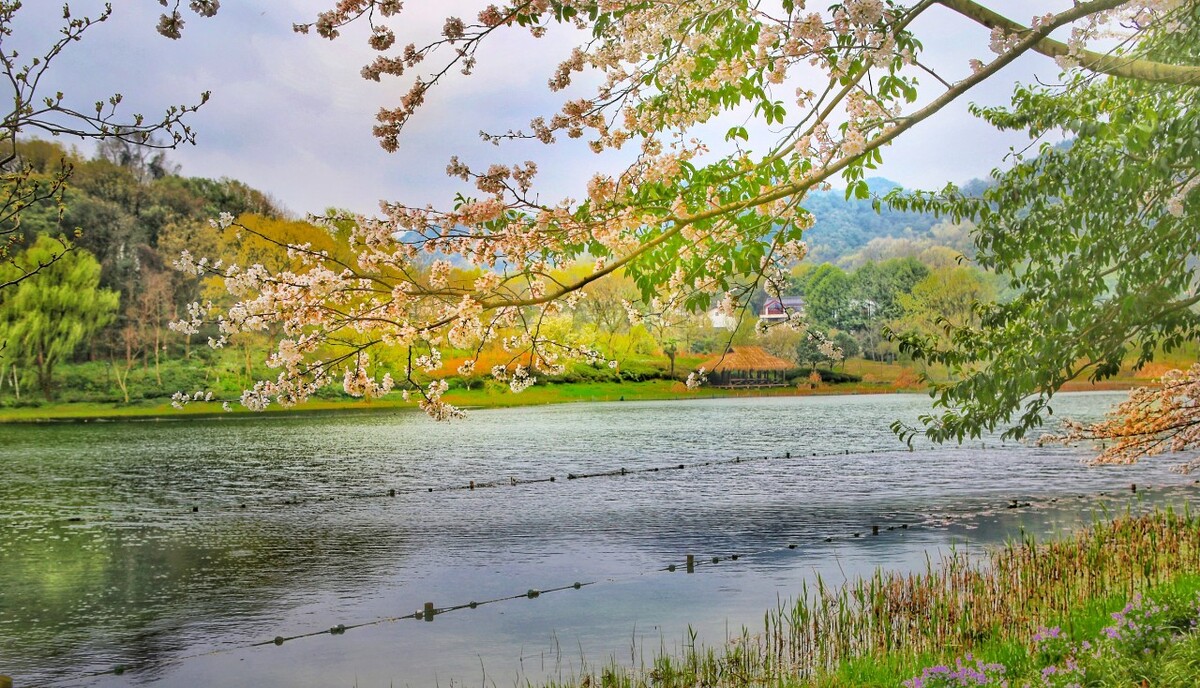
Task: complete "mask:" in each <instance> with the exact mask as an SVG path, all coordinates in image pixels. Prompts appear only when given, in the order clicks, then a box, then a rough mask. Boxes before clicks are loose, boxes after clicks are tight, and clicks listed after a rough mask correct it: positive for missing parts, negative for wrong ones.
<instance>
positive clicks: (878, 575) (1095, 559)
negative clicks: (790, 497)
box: [548, 509, 1200, 688]
mask: <svg viewBox="0 0 1200 688" xmlns="http://www.w3.org/2000/svg"><path fill="white" fill-rule="evenodd" d="M1197 573H1200V519H1198V518H1196V517H1193V516H1192V515H1191V514H1190V513H1189V512H1187V511H1184V512H1183V513H1177V512H1175V511H1173V510H1169V509H1168V510H1166V511H1159V512H1155V513H1151V514H1147V515H1142V516H1130V515H1126V516H1119V517H1117V518H1114V519H1112V520H1108V521H1098V522H1096V523H1094V524H1093V525H1092V526H1091V527H1089V528H1086V529H1084V530H1081V531H1079V532H1077V533H1075V534H1073V535H1071V536H1070V537H1067V538H1064V539H1061V540H1055V541H1050V542H1044V543H1038V542H1035V541H1034V540H1033V538H1031V537H1024V538H1022V539H1021V540H1020V541H1015V542H1009V543H1007V544H1006V545H1003V546H1000V547H997V548H994V549H992V550H990V551H989V552H988V553H987V554H986V555H984V556H972V555H969V554H968V553H966V552H963V551H961V550H951V551H950V552H949V553H947V554H945V555H943V556H942V557H941V558H940V560H938V561H933V560H930V559H928V558H927V560H926V566H925V570H924V571H920V572H916V573H910V574H897V573H885V572H882V571H876V572H875V573H874V575H872V576H870V577H867V578H860V579H858V580H855V581H854V582H852V583H850V584H847V585H843V586H836V587H832V586H829V585H828V584H826V582H825V581H824V580H822V579H821V578H820V577H818V578H817V580H816V582H815V585H814V586H811V587H810V586H808V585H805V586H803V588H802V589H801V590H800V592H799V594H798V596H797V598H796V600H795V601H794V602H791V603H788V604H785V605H780V607H779V608H778V609H775V610H773V611H770V612H768V613H767V614H766V615H765V617H764V623H763V629H762V631H761V632H759V633H756V634H751V633H749V632H748V631H743V632H742V634H741V635H740V636H739V637H737V638H734V639H733V640H731V641H730V642H729V643H728V644H727V645H726V646H725V647H723V648H720V649H719V650H717V649H712V648H700V647H695V646H694V645H692V646H690V647H688V648H686V649H685V651H684V653H683V654H682V655H681V656H670V655H666V654H661V655H658V656H656V657H655V659H654V662H653V664H652V665H651V666H645V665H643V666H640V667H633V668H630V667H623V666H619V665H617V664H616V663H612V664H609V665H608V666H606V667H604V668H602V669H601V670H599V671H598V672H597V671H589V672H585V673H584V674H582V675H581V676H579V677H577V678H574V679H572V680H570V681H569V682H566V683H555V684H548V685H554V686H574V687H580V688H582V687H588V688H590V687H592V686H602V687H604V688H608V687H612V688H618V687H628V688H634V687H642V686H655V687H659V688H673V687H676V686H678V687H680V688H682V687H683V686H688V687H692V686H697V685H702V686H750V685H753V686H785V685H805V684H807V683H810V682H812V681H814V680H816V679H818V678H819V677H820V676H822V675H824V674H826V673H827V672H830V671H832V670H833V669H835V668H836V667H837V666H838V665H839V664H840V663H842V662H845V661H848V660H852V659H858V658H867V657H878V658H882V657H883V656H884V655H886V654H887V653H891V652H901V653H905V654H912V655H917V654H923V653H946V652H948V653H958V654H961V653H964V652H966V651H969V650H970V649H971V648H972V647H973V646H974V645H975V644H977V643H979V642H980V641H982V640H984V639H995V640H1006V639H1020V638H1027V637H1030V636H1031V635H1032V634H1033V633H1034V632H1035V631H1036V630H1037V628H1038V626H1039V624H1040V623H1043V622H1045V621H1046V620H1047V619H1048V618H1056V617H1059V616H1062V615H1063V614H1064V613H1065V612H1067V611H1069V610H1071V609H1073V608H1078V607H1081V606H1083V605H1086V604H1087V603H1088V602H1089V601H1092V600H1096V599H1103V598H1107V597H1109V596H1111V595H1112V594H1113V593H1114V592H1121V591H1124V592H1126V593H1128V594H1133V593H1135V592H1138V591H1141V590H1145V589H1147V588H1150V587H1153V586H1155V585H1158V584H1161V583H1165V582H1167V581H1169V580H1170V579H1172V578H1173V577H1175V576H1177V575H1181V574H1197Z"/></svg>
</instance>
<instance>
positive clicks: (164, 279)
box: [0, 138, 285, 398]
mask: <svg viewBox="0 0 1200 688" xmlns="http://www.w3.org/2000/svg"><path fill="white" fill-rule="evenodd" d="M15 151H16V157H15V160H14V161H13V164H14V165H16V166H19V167H20V168H21V169H23V170H25V171H26V174H25V175H24V176H23V177H22V180H21V183H22V184H24V185H26V186H27V187H34V188H36V187H38V186H41V187H45V188H50V187H53V186H56V185H61V183H62V182H61V180H62V173H61V171H62V170H63V169H69V170H70V176H69V182H67V183H66V185H65V186H62V187H61V191H60V193H58V194H57V195H52V196H46V197H44V198H43V200H42V201H41V202H38V203H34V204H31V205H29V206H27V207H24V208H22V209H21V212H20V213H19V214H16V215H14V216H12V217H10V218H8V219H7V220H6V224H5V225H4V226H3V227H0V231H2V233H3V234H4V235H5V236H6V237H8V240H9V241H10V244H9V247H10V256H9V258H8V259H7V260H6V261H5V262H4V263H3V266H2V268H3V270H2V271H0V272H2V273H3V275H2V276H3V277H4V278H6V279H7V278H12V279H13V280H14V281H15V280H16V278H17V277H23V276H25V275H29V274H32V273H38V274H33V276H32V277H31V278H29V279H22V280H21V281H20V282H19V283H15V284H13V285H12V286H11V287H9V288H7V289H5V290H4V291H3V292H0V338H3V339H4V340H5V342H6V345H5V348H4V350H3V353H2V354H0V355H2V358H0V365H3V366H4V367H2V368H0V377H2V378H3V379H4V381H5V382H6V383H7V384H8V386H9V388H10V390H11V391H12V392H13V393H16V391H17V390H19V389H20V385H21V383H22V377H23V376H24V377H28V376H33V377H34V378H36V381H37V386H38V387H39V389H40V391H41V392H42V394H43V395H44V396H45V397H47V398H49V397H52V396H53V394H54V388H55V384H54V381H53V372H54V367H55V365H56V364H57V363H59V362H62V361H69V360H89V361H97V362H108V363H109V366H110V368H111V369H112V370H111V373H110V374H111V375H112V376H113V377H114V378H115V380H114V381H115V382H116V383H117V385H118V387H120V388H122V389H123V390H124V391H125V392H126V395H127V394H128V390H127V389H125V387H126V385H125V380H126V378H127V376H128V373H129V371H130V370H132V369H133V368H134V366H135V365H139V364H140V365H142V366H144V367H146V368H147V369H151V368H152V369H153V370H155V378H156V382H157V384H158V385H159V386H160V387H161V386H162V384H163V381H162V376H161V374H160V373H159V372H158V365H159V363H160V361H161V359H162V357H163V356H164V355H166V354H169V355H176V354H178V355H181V356H182V355H186V356H190V355H191V354H192V351H191V346H190V344H191V343H190V342H188V341H185V340H182V339H181V338H178V337H174V338H173V337H170V336H168V331H167V324H168V323H169V322H170V321H171V320H173V319H177V318H178V317H179V314H180V312H181V309H182V308H183V307H184V306H185V304H187V303H189V302H191V301H193V300H195V299H197V298H199V297H200V296H202V295H203V293H204V285H203V284H202V283H201V282H200V281H199V280H197V279H195V278H189V277H188V276H186V275H184V274H182V273H180V272H178V271H176V270H174V269H173V268H172V263H173V262H174V260H175V259H177V258H178V256H179V254H180V252H181V251H182V250H184V249H185V248H187V247H192V248H193V250H194V249H195V248H196V247H197V245H199V246H201V247H212V248H217V249H220V250H222V251H226V252H228V251H229V250H230V249H229V247H226V246H221V245H219V244H220V242H219V241H218V238H217V233H216V231H215V230H214V229H213V228H212V227H211V226H210V225H209V221H208V220H209V218H211V217H214V216H216V215H217V214H218V213H220V212H232V213H236V214H238V215H245V216H247V217H257V218H261V220H262V221H281V220H282V218H283V217H284V215H285V212H284V211H283V210H282V209H281V208H280V207H279V205H278V204H277V203H276V202H274V201H273V200H272V199H270V198H269V197H268V196H267V195H266V194H264V193H262V192H260V191H258V190H256V189H252V188H250V187H248V186H247V185H245V184H243V183H242V182H239V181H235V180H232V179H219V180H213V179H204V178H189V177H184V176H181V175H180V174H179V170H178V168H176V167H175V166H173V165H172V164H170V162H169V160H168V159H167V157H166V156H165V154H164V153H163V152H162V151H161V150H160V149H156V148H153V147H146V146H142V145H137V144H133V143H130V142H127V141H124V140H122V139H119V138H111V139H107V140H105V141H103V142H102V143H101V144H100V145H99V146H98V149H97V154H96V156H95V157H94V158H92V159H85V158H84V157H82V156H81V155H80V154H79V152H78V151H76V150H73V149H69V148H67V147H64V146H62V145H60V144H58V143H55V142H49V141H42V140H36V139H32V140H23V141H18V142H16V144H15ZM43 196H45V195H44V194H43ZM0 389H3V387H2V386H0ZM159 391H165V389H162V390H159ZM166 393H167V394H168V395H169V394H170V392H166Z"/></svg>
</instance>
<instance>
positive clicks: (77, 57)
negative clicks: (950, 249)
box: [6, 0, 1062, 213]
mask: <svg viewBox="0 0 1200 688" xmlns="http://www.w3.org/2000/svg"><path fill="white" fill-rule="evenodd" d="M329 4H330V0H280V1H276V2H272V3H269V4H267V3H262V4H258V5H256V6H253V7H251V6H250V5H249V4H235V3H232V2H229V3H224V4H223V6H222V8H221V11H220V12H219V13H218V15H217V16H216V17H213V18H211V19H202V18H199V17H194V16H191V17H188V18H187V25H186V26H185V27H184V31H183V38H182V39H181V40H179V41H170V40H167V39H164V38H162V37H160V36H158V35H157V34H156V33H155V31H154V25H155V23H156V21H157V15H158V13H159V12H160V11H161V8H160V7H159V6H158V5H157V3H153V2H148V1H142V2H122V3H120V4H119V5H117V7H116V9H115V12H114V17H113V19H112V21H111V22H109V24H108V25H105V26H101V27H97V28H96V29H93V30H90V31H89V34H88V36H87V37H86V38H85V40H84V42H82V43H81V44H79V45H78V46H72V47H71V48H70V49H69V52H68V53H66V54H64V55H63V57H62V58H61V59H60V61H59V62H60V64H57V65H56V66H55V68H54V71H53V84H51V85H52V87H53V88H59V89H61V90H63V91H64V92H66V93H67V94H68V97H69V98H72V99H74V102H77V103H90V102H92V101H94V100H96V99H98V98H104V97H107V95H109V94H110V93H111V92H115V91H120V92H122V93H123V94H124V95H125V97H126V104H127V107H128V111H129V112H134V111H139V112H143V113H145V114H146V115H147V116H148V117H149V116H152V115H153V114H155V113H157V112H160V111H161V109H162V108H163V107H164V106H166V105H169V104H177V103H186V102H195V100H196V98H197V96H198V94H199V93H200V92H201V91H203V90H211V91H212V92H213V99H212V102H211V103H209V104H208V105H206V106H205V107H204V108H203V109H202V110H201V112H200V113H198V114H197V116H196V117H195V118H194V119H193V121H192V123H193V125H194V126H195V128H196V129H197V131H198V132H199V137H200V139H199V145H198V146H196V147H194V148H193V147H187V148H184V149H181V150H179V151H177V152H176V153H174V154H173V157H174V159H175V160H176V161H177V162H180V163H182V165H183V167H184V173H185V174H190V175H198V176H210V177H219V176H228V177H235V178H238V179H241V180H243V181H245V182H247V183H249V184H251V185H252V186H255V187H257V188H260V189H262V190H263V191H265V192H267V193H270V194H272V195H273V196H275V197H277V198H279V199H281V200H282V201H283V202H284V204H285V205H286V206H288V207H289V208H291V209H292V210H294V211H297V212H301V213H303V212H308V211H319V210H322V209H323V208H325V207H327V206H339V207H348V208H351V209H354V210H357V211H365V212H371V211H373V210H374V208H375V207H376V203H377V202H378V200H380V199H389V200H402V201H404V202H407V203H412V204H422V203H425V202H433V203H436V204H441V203H444V202H445V201H446V200H448V199H449V198H450V197H451V195H452V194H453V192H454V191H456V190H460V189H461V182H457V181H455V180H450V179H447V178H446V177H445V175H444V173H443V170H444V167H445V164H446V162H447V160H448V159H449V157H450V156H451V155H452V154H460V155H461V156H462V157H463V158H464V159H465V160H468V161H469V162H471V163H473V164H478V165H484V166H486V163H488V162H491V161H501V162H509V163H511V162H518V161H523V160H525V159H527V158H533V159H535V160H538V161H539V164H540V166H541V168H542V170H543V174H542V175H541V180H542V193H543V198H551V197H558V196H561V195H575V196H579V195H582V188H583V184H584V183H585V181H586V179H587V178H588V177H590V176H591V173H592V171H593V170H594V169H596V168H597V166H603V167H606V168H609V169H611V168H613V167H614V166H615V165H617V164H618V163H619V160H618V161H602V160H597V159H596V156H595V155H593V154H592V153H590V152H589V151H587V150H586V147H585V146H583V145H582V144H581V143H580V142H565V141H564V142H562V143H560V144H559V145H557V146H553V147H551V148H549V149H546V148H545V147H543V146H541V145H540V144H528V143H519V144H514V145H506V146H502V147H500V148H496V147H493V146H491V145H489V144H485V143H482V142H481V141H480V140H479V138H478V131H479V130H480V129H488V130H491V131H504V130H507V129H510V128H513V129H518V128H522V127H526V126H527V124H528V121H529V119H530V118H531V117H533V116H536V115H539V114H541V115H549V114H552V113H553V112H554V111H555V110H556V109H557V107H558V106H559V105H560V104H561V100H562V97H563V96H562V94H552V93H549V92H548V90H547V88H546V79H547V78H548V77H549V76H550V73H551V72H552V70H553V68H554V65H555V64H556V63H557V61H558V59H559V58H561V57H562V56H564V55H565V54H566V52H567V50H568V49H569V46H570V44H571V41H572V40H574V39H576V38H577V37H578V36H577V35H573V34H572V30H569V29H568V30H562V31H559V32H557V33H554V32H552V33H551V36H549V37H547V38H545V39H541V40H534V39H532V38H530V37H529V36H527V35H524V34H522V35H520V36H517V35H512V36H507V37H505V36H498V38H500V40H497V41H495V42H494V43H493V44H490V45H485V46H484V48H483V49H482V50H481V52H480V55H479V57H480V64H479V69H478V71H477V73H476V74H475V75H474V76H472V77H463V76H461V75H458V74H451V75H448V77H447V79H446V83H445V84H443V85H442V86H440V87H439V88H438V89H437V90H436V91H434V92H433V93H432V94H431V96H430V100H429V101H428V103H427V105H426V106H425V107H424V108H423V109H422V110H421V111H420V112H418V114H417V115H416V116H415V117H414V118H413V120H412V122H411V124H410V126H409V128H408V129H407V130H406V131H405V134H404V138H403V139H402V141H401V150H400V151H399V152H398V153H397V154H394V155H388V154H386V153H385V152H383V151H382V150H381V149H380V148H379V146H378V144H377V143H376V142H375V140H374V138H373V137H372V135H371V132H370V129H371V126H372V125H373V123H374V115H375V112H376V110H377V109H378V108H379V107H381V106H389V107H390V106H393V105H394V104H395V103H396V102H398V100H399V98H400V96H401V94H402V93H403V92H404V91H405V90H406V89H407V82H406V81H404V80H395V79H385V80H384V82H383V83H382V84H376V83H373V82H368V81H365V80H363V79H362V78H361V77H360V76H359V70H360V69H361V67H362V65H363V64H365V63H366V62H368V61H369V60H370V59H372V57H373V56H374V53H372V52H371V51H370V50H369V49H368V48H367V47H366V46H365V45H364V41H363V40H362V34H361V29H354V30H349V31H347V35H346V36H344V37H343V38H341V39H339V40H337V41H334V42H329V41H326V40H324V39H321V38H319V37H317V36H315V35H310V36H300V35H297V34H294V33H293V32H292V31H291V25H292V23H293V22H295V21H303V20H308V19H311V18H313V17H315V15H316V13H317V12H318V11H319V10H321V9H323V8H325V7H326V6H328V5H329ZM472 4H473V3H468V2H465V0H456V1H455V2H439V3H429V4H418V3H410V5H412V7H411V9H406V11H405V12H406V13H405V15H404V16H403V18H402V21H401V22H400V23H399V24H398V26H399V27H400V28H402V29H403V30H404V31H409V32H413V33H414V35H421V36H429V35H432V33H431V32H433V33H436V32H437V31H438V30H439V29H440V27H441V23H442V21H443V20H444V17H445V16H446V15H447V14H453V13H459V14H464V15H470V14H472V11H471V10H470V9H469V8H470V7H471V6H472ZM1056 4H1062V2H1059V3H1056ZM33 5H34V3H28V6H27V8H26V9H25V10H23V12H22V15H23V16H22V17H21V20H22V23H21V24H20V25H19V26H18V34H17V36H16V42H17V43H22V44H25V45H30V44H32V43H34V42H36V41H34V40H33V39H35V38H36V39H39V40H41V41H48V40H50V39H51V38H52V37H53V32H54V31H55V27H56V26H57V24H58V18H59V17H60V16H61V14H60V10H59V8H58V7H57V6H52V5H54V3H48V2H47V3H37V7H36V8H35V7H33ZM432 5H437V6H436V7H433V6H432ZM1045 5H1046V3H1041V2H1029V1H1024V0H1022V1H1021V2H1006V3H1004V8H1005V10H1006V11H1008V12H1010V14H1011V16H1013V17H1014V18H1022V17H1025V18H1028V17H1029V16H1032V15H1033V14H1034V13H1035V12H1045V11H1046V9H1045ZM72 6H73V9H74V10H75V12H76V13H77V14H78V13H81V12H83V11H84V10H85V9H87V8H91V9H92V10H93V12H94V11H96V10H97V9H98V8H99V6H100V3H98V2H74V3H72ZM929 14H930V16H929V17H927V18H922V19H920V20H919V21H918V23H917V24H916V25H915V26H914V29H915V30H916V31H917V32H918V36H919V38H921V39H922V40H923V42H924V43H925V45H926V48H927V53H928V55H929V57H930V58H931V59H932V60H933V61H934V63H935V64H938V65H939V67H938V69H939V71H943V70H944V72H945V74H946V75H948V76H949V77H950V78H955V77H961V76H962V75H963V74H965V73H966V69H967V67H966V64H967V60H968V59H970V58H972V57H979V58H983V59H989V58H990V57H991V56H990V54H987V45H986V41H987V32H986V31H985V30H984V29H982V28H980V27H978V26H974V25H972V24H971V23H970V22H967V21H966V20H963V19H961V18H958V17H956V16H955V15H952V14H951V13H950V12H948V11H947V10H944V9H943V8H939V7H935V8H933V9H932V10H930V11H929ZM422 32H423V33H422ZM514 33H515V32H514ZM406 38H410V37H406V36H401V37H400V41H399V42H400V44H403V43H405V42H407V41H406ZM6 47H8V46H7V45H6ZM1056 72H1057V69H1056V68H1055V67H1054V65H1053V62H1051V61H1050V60H1048V59H1045V58H1041V57H1040V56H1032V57H1026V58H1022V60H1020V61H1018V63H1017V64H1015V65H1013V66H1011V67H1009V68H1007V69H1006V70H1005V71H1004V72H1002V73H1001V74H1000V76H999V77H998V78H997V79H995V80H994V81H993V82H990V83H987V84H985V85H984V86H983V87H981V88H980V89H978V90H977V91H976V92H972V93H971V94H970V97H971V99H973V100H976V101H983V102H987V103H1001V102H1005V101H1007V98H1008V95H1009V94H1010V93H1011V86H1012V83H1013V82H1014V81H1029V80H1031V79H1032V78H1033V76H1034V74H1035V73H1036V74H1039V75H1041V76H1042V77H1044V78H1045V77H1049V78H1053V76H1054V74H1055V73H1056ZM926 81H930V82H931V81H932V79H931V78H929V79H926ZM965 105H966V104H965V102H964V103H958V104H955V105H954V106H952V107H950V108H947V110H946V111H944V112H942V113H939V114H938V115H937V116H936V117H934V118H933V119H931V120H930V121H928V122H925V123H924V124H922V125H921V126H918V127H916V128H915V129H914V130H913V131H911V132H908V133H906V134H905V135H904V136H903V137H901V139H900V140H899V141H898V142H897V144H896V145H894V146H893V147H891V148H890V149H889V150H887V151H886V152H885V156H884V157H885V165H884V167H883V168H882V170H880V174H882V175H885V176H889V177H891V178H893V179H896V180H898V181H900V182H902V183H905V184H906V185H909V186H926V187H930V186H941V185H942V184H944V183H945V181H947V180H954V181H964V180H966V179H968V178H970V177H973V176H982V175H984V174H986V173H987V171H988V170H990V169H991V168H992V167H995V166H997V165H1000V164H1002V161H1003V156H1004V154H1005V152H1006V151H1007V149H1008V148H1009V147H1010V146H1012V145H1023V143H1024V139H1023V137H1021V136H1020V135H1013V136H1007V137H1005V136H1000V135H998V134H997V133H996V132H994V131H993V130H991V129H989V128H988V127H987V126H986V125H984V124H982V123H980V122H977V121H975V120H974V118H972V117H971V116H970V115H968V114H967V113H966V108H965ZM619 158H621V159H627V158H628V156H627V155H622V156H619Z"/></svg>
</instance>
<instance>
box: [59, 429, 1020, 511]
mask: <svg viewBox="0 0 1200 688" xmlns="http://www.w3.org/2000/svg"><path fill="white" fill-rule="evenodd" d="M1010 446H1012V445H1006V444H1004V443H1001V444H999V445H996V444H993V445H992V448H993V449H996V448H1008V447H1010ZM976 448H978V449H987V448H988V445H987V443H986V442H981V443H980V444H979V445H978V446H976V445H961V446H960V445H956V446H954V447H944V446H940V445H939V446H930V447H924V448H922V449H921V451H934V450H944V449H956V450H960V451H961V450H963V449H976ZM912 451H914V450H913V449H864V450H858V451H851V450H849V449H844V450H841V451H828V452H807V453H806V452H795V453H793V452H791V451H787V452H784V453H783V454H782V455H773V456H752V457H743V456H735V457H733V458H732V459H710V460H708V461H697V462H692V463H674V464H669V465H659V466H645V467H640V468H627V467H617V468H608V469H604V470H598V471H592V472H586V473H585V472H580V473H567V475H566V476H563V477H560V476H554V475H550V476H544V477H535V478H517V477H515V476H507V477H504V478H492V479H488V480H471V481H468V482H467V483H454V484H449V485H435V486H426V487H409V488H387V489H379V490H370V491H358V492H348V493H344V494H341V495H322V496H318V497H307V498H301V497H299V496H291V497H287V498H284V499H282V500H279V499H261V500H256V501H255V502H254V504H255V506H256V508H257V507H258V506H264V507H280V506H300V505H309V504H321V503H330V502H337V501H349V500H366V499H389V498H395V497H399V496H404V495H418V494H430V493H443V492H462V491H474V490H488V489H497V488H505V487H517V486H524V485H536V484H547V483H557V482H558V481H560V480H568V481H575V480H588V479H594V478H621V477H629V476H636V475H642V474H647V473H660V472H670V471H682V470H691V469H697V468H707V467H721V466H735V465H740V464H749V463H757V462H762V461H788V460H793V461H794V460H800V459H809V458H828V457H832V456H851V455H853V456H864V455H868V454H880V455H891V454H907V453H911V452H912ZM250 503H251V502H249V501H242V502H238V503H228V502H227V503H217V504H210V505H206V506H205V509H204V510H205V511H229V512H241V511H244V510H246V509H247V508H248V506H247V505H248V504H250ZM190 511H191V512H192V513H199V512H200V511H201V508H200V505H199V504H196V503H193V504H192V505H191V507H190ZM74 520H79V519H74Z"/></svg>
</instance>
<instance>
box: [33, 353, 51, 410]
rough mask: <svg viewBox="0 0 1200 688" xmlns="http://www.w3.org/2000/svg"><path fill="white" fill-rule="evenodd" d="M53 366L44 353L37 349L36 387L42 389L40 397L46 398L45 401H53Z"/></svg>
mask: <svg viewBox="0 0 1200 688" xmlns="http://www.w3.org/2000/svg"><path fill="white" fill-rule="evenodd" d="M53 370H54V366H53V365H52V364H51V362H50V358H49V357H48V356H46V352H45V351H43V350H42V349H41V348H39V349H38V355H37V378H38V386H39V387H41V388H42V396H44V397H46V401H53V400H54V384H53V381H52V379H51V375H53Z"/></svg>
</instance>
